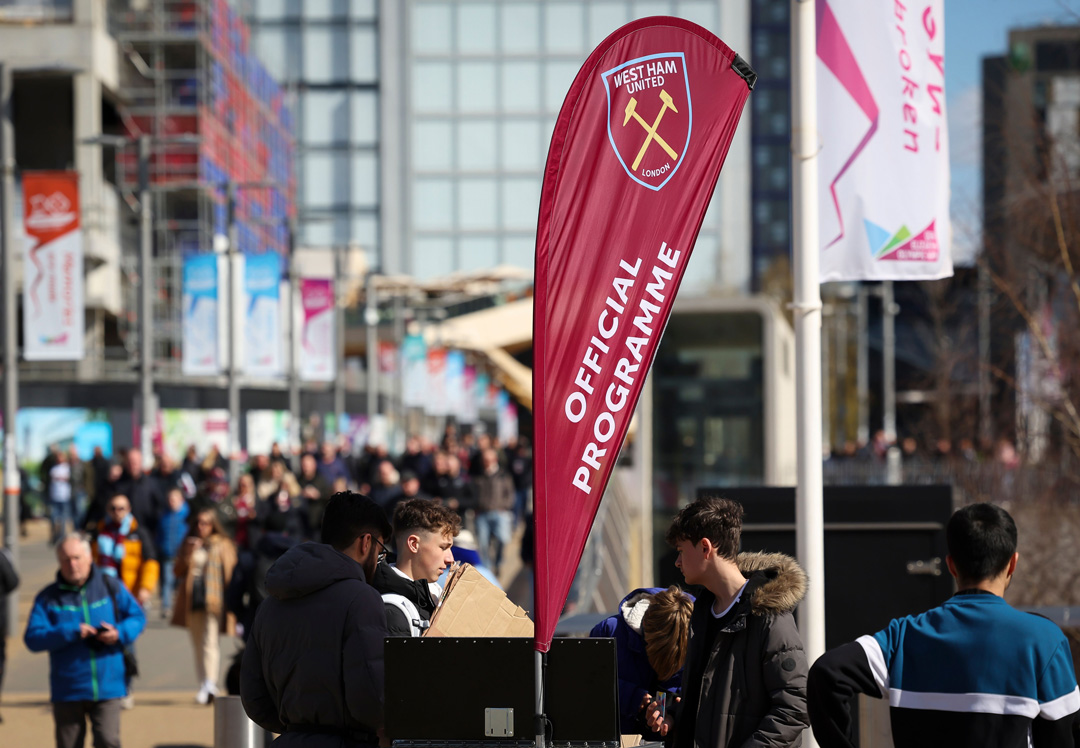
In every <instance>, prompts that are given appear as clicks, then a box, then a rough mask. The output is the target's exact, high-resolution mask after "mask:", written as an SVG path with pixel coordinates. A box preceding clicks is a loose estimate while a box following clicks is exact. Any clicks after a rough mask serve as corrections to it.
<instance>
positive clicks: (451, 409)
mask: <svg viewBox="0 0 1080 748" xmlns="http://www.w3.org/2000/svg"><path fill="white" fill-rule="evenodd" d="M446 414H447V415H450V416H453V417H454V418H456V419H458V420H459V421H460V420H461V417H462V416H463V415H465V352H464V351H448V352H447V354H446Z"/></svg>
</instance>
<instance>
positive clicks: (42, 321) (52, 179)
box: [22, 171, 84, 361]
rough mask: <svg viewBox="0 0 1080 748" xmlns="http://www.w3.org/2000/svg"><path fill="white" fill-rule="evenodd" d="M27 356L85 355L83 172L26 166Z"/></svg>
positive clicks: (45, 358) (46, 358)
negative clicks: (81, 227)
mask: <svg viewBox="0 0 1080 748" xmlns="http://www.w3.org/2000/svg"><path fill="white" fill-rule="evenodd" d="M22 181H23V225H24V227H25V231H26V254H25V262H24V264H23V268H24V270H23V356H24V357H25V358H26V359H27V360H28V361H76V360H78V359H81V358H82V357H83V327H84V315H83V235H82V231H81V229H80V221H79V175H78V173H77V172H74V171H27V172H23V180H22Z"/></svg>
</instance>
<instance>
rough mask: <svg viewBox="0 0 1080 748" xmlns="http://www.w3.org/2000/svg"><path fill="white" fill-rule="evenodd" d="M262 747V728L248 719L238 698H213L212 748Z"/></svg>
mask: <svg viewBox="0 0 1080 748" xmlns="http://www.w3.org/2000/svg"><path fill="white" fill-rule="evenodd" d="M262 746H263V731H262V728H260V727H259V726H258V725H256V724H255V723H254V722H252V721H251V720H250V719H248V716H247V714H246V713H245V712H244V705H243V704H242V703H241V702H240V697H239V696H216V697H214V748H262Z"/></svg>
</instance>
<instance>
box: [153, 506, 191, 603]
mask: <svg viewBox="0 0 1080 748" xmlns="http://www.w3.org/2000/svg"><path fill="white" fill-rule="evenodd" d="M167 499H168V506H167V507H166V509H165V512H164V513H163V514H162V515H161V522H159V523H158V535H157V546H158V559H159V563H160V564H161V617H162V618H166V619H167V618H169V615H170V613H171V612H172V607H173V596H174V594H175V593H176V572H175V569H174V568H173V562H174V561H175V560H176V556H177V555H178V554H179V553H180V548H181V546H182V544H183V542H184V538H186V537H187V534H188V524H189V522H188V517H189V516H190V514H191V508H190V507H189V506H188V503H187V501H185V500H184V491H183V489H181V488H179V487H178V486H173V487H172V488H170V489H169V492H168V496H167Z"/></svg>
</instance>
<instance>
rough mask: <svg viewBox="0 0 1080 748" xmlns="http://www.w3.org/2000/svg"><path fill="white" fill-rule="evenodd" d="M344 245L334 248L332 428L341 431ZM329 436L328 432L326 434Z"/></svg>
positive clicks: (343, 400)
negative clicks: (334, 364)
mask: <svg viewBox="0 0 1080 748" xmlns="http://www.w3.org/2000/svg"><path fill="white" fill-rule="evenodd" d="M344 257H345V247H337V248H336V249H335V250H334V341H335V342H334V350H335V353H334V360H335V363H336V368H337V371H336V372H335V374H334V428H335V429H336V430H337V433H338V435H339V436H340V435H341V433H342V428H341V417H342V415H344V414H345V277H344V276H345V262H344ZM327 436H329V434H327Z"/></svg>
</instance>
